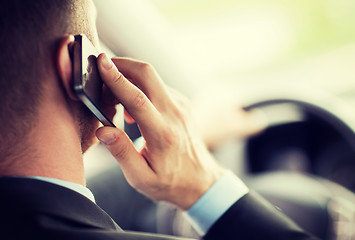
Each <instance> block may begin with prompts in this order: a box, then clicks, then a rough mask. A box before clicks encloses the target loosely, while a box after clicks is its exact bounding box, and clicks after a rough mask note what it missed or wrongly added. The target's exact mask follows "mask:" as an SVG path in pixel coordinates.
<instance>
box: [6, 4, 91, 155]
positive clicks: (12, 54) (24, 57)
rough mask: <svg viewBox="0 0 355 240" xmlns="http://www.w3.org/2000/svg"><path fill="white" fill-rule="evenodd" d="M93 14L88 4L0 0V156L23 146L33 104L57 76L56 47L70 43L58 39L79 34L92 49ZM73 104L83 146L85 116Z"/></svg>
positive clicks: (35, 107)
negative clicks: (89, 41)
mask: <svg viewBox="0 0 355 240" xmlns="http://www.w3.org/2000/svg"><path fill="white" fill-rule="evenodd" d="M94 12H95V9H94V6H93V3H92V2H91V1H89V0H34V1H28V0H2V1H1V2H0V46H1V48H2V50H1V54H0V109H1V110H0V158H4V157H5V158H6V157H8V156H7V155H11V154H13V152H14V151H12V148H15V146H18V145H19V144H21V147H23V148H25V147H26V146H25V145H26V144H24V142H25V141H24V140H25V139H26V137H27V136H28V135H29V133H30V132H31V130H32V129H33V128H34V127H35V126H36V122H37V120H38V119H37V117H38V108H39V107H38V106H39V105H40V103H41V102H42V101H45V99H43V95H44V91H45V90H44V89H45V85H46V81H47V80H48V79H50V78H55V77H57V78H60V76H61V74H60V70H59V71H58V56H57V55H58V48H60V47H61V48H62V49H63V46H60V45H61V44H62V45H63V44H64V47H68V46H66V45H69V44H70V43H69V42H68V41H67V42H64V43H63V41H62V40H63V38H64V37H65V36H66V35H68V34H73V35H75V34H79V33H84V34H86V35H87V36H88V38H89V39H90V40H91V41H92V42H93V43H94V44H95V45H96V46H97V45H98V38H97V32H96V26H95V13H94ZM65 44H66V45H65ZM64 88H65V86H63V89H64ZM68 98H69V97H68ZM77 105H78V107H77V108H78V111H77V113H78V116H79V117H78V127H79V128H80V131H81V133H82V134H81V135H82V136H80V137H81V139H82V142H85V141H86V139H87V137H86V136H84V134H83V133H84V132H87V129H85V128H86V126H87V125H88V124H87V122H86V120H87V119H89V117H88V116H87V112H86V111H85V109H84V108H83V106H82V105H80V104H77ZM48 117H49V118H50V117H51V116H50V114H48ZM90 131H91V132H92V131H93V130H90ZM90 134H92V133H90ZM19 139H21V140H22V141H21V142H20V143H19ZM84 145H87V144H86V143H84ZM84 147H85V148H86V147H87V146H84ZM16 148H17V147H16ZM22 150H23V149H22ZM20 151H21V150H20ZM20 151H18V152H20Z"/></svg>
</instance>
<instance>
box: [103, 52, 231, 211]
mask: <svg viewBox="0 0 355 240" xmlns="http://www.w3.org/2000/svg"><path fill="white" fill-rule="evenodd" d="M98 67H99V71H100V74H101V77H102V79H103V81H104V83H105V85H106V86H107V87H108V88H109V89H110V90H111V91H112V93H113V95H114V96H115V97H116V98H117V100H118V101H119V102H120V103H121V104H122V105H123V106H124V107H125V109H126V110H127V112H128V113H129V115H130V116H131V117H132V118H133V119H134V120H135V121H136V122H137V124H138V126H139V129H140V131H141V133H142V135H143V137H144V139H145V140H146V143H145V145H144V147H143V149H142V150H141V151H139V152H137V150H136V149H135V147H134V145H133V143H132V142H131V141H130V139H129V137H128V136H127V135H126V134H125V133H124V131H122V130H120V129H117V128H112V127H102V128H100V129H98V130H97V133H96V135H97V137H98V139H99V140H100V141H101V142H102V143H103V144H104V145H105V146H106V147H107V149H108V150H109V151H110V152H111V154H112V155H113V156H114V157H115V158H116V159H117V161H118V163H119V164H120V166H121V168H122V170H123V173H124V174H125V177H126V179H127V181H128V182H129V183H130V184H131V185H132V186H133V187H134V188H136V189H137V190H138V191H140V192H141V193H143V194H145V195H146V196H148V197H150V198H152V199H155V200H165V201H168V202H171V203H173V204H175V205H177V206H178V207H180V208H181V209H184V210H186V209H188V208H189V207H191V206H192V205H193V204H194V203H195V202H196V201H197V200H198V199H199V198H200V197H201V196H202V195H203V194H204V193H205V192H206V191H207V190H208V189H209V188H210V187H211V186H212V184H213V183H214V182H215V181H216V180H217V179H218V178H219V177H220V176H221V175H222V174H223V171H224V170H223V169H222V168H221V167H220V166H219V165H218V164H217V163H216V161H215V160H214V159H213V157H212V156H211V155H210V153H209V152H208V150H207V148H206V146H205V144H204V143H203V141H202V139H201V137H200V136H199V134H198V133H197V130H196V127H195V126H194V124H193V121H192V120H191V114H190V112H189V108H190V105H189V103H188V102H187V100H186V99H185V98H184V97H183V96H182V95H180V94H179V93H177V92H175V91H173V90H171V89H169V88H168V87H167V86H166V85H164V83H163V82H162V80H161V79H160V77H159V76H158V74H157V73H156V71H155V70H154V68H153V67H152V66H151V65H149V64H147V63H143V62H139V61H135V60H131V59H124V58H114V59H112V61H111V60H110V59H108V58H107V57H106V55H105V54H101V55H100V56H99V57H98ZM128 79H129V80H128Z"/></svg>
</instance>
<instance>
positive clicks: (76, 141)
mask: <svg viewBox="0 0 355 240" xmlns="http://www.w3.org/2000/svg"><path fill="white" fill-rule="evenodd" d="M40 112H41V113H40V114H39V118H38V119H40V120H39V121H38V122H37V124H36V127H35V128H34V129H32V131H31V133H30V134H29V136H28V138H27V139H28V140H27V141H23V142H24V144H23V146H26V149H18V152H21V153H22V154H19V155H17V157H16V159H13V160H12V161H5V162H10V164H7V165H6V167H1V168H0V175H2V176H42V177H50V178H56V179H60V180H65V181H69V182H74V183H78V184H81V185H83V186H85V175H84V166H83V157H82V151H81V141H80V138H79V134H78V129H76V128H75V124H73V121H74V118H73V117H71V116H69V114H68V112H66V111H64V109H61V108H60V106H58V105H57V106H44V107H43V108H42V111H40ZM20 148H21V146H20Z"/></svg>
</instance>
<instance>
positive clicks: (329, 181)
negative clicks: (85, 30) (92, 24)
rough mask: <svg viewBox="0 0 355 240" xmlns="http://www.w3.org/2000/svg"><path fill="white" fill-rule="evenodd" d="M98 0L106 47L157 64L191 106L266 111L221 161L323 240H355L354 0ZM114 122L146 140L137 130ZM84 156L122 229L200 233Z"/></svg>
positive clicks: (106, 163) (226, 147) (112, 166)
mask: <svg viewBox="0 0 355 240" xmlns="http://www.w3.org/2000/svg"><path fill="white" fill-rule="evenodd" d="M94 2H95V5H96V8H97V11H98V19H97V28H98V31H99V37H100V40H101V45H102V50H103V51H105V52H107V53H109V54H110V55H111V56H125V57H132V58H137V59H141V60H144V61H148V62H150V63H152V64H153V66H154V67H155V68H156V69H157V71H158V72H159V74H160V75H161V77H162V79H164V81H165V82H166V83H167V84H168V85H169V86H171V87H172V88H175V89H177V90H178V91H180V92H182V93H183V94H184V95H186V96H187V97H188V98H190V100H191V101H193V100H194V99H195V97H196V96H198V95H199V94H201V93H202V94H204V95H203V96H205V97H206V96H207V97H208V98H210V99H214V98H218V97H219V96H220V95H229V96H232V97H235V98H236V99H238V100H240V103H241V104H242V106H243V109H244V110H245V111H250V110H253V109H259V110H260V111H262V112H263V114H264V115H265V118H266V119H267V121H268V126H267V128H266V129H265V130H264V131H262V132H261V133H259V134H257V135H254V136H249V137H246V138H238V139H227V140H226V141H224V142H223V143H222V144H220V145H219V146H218V147H216V148H214V149H212V150H211V151H212V153H213V154H214V156H215V157H216V159H217V160H218V161H219V162H220V164H222V165H223V166H225V167H226V168H229V169H231V170H232V171H234V172H235V173H236V174H237V175H238V176H239V177H240V178H241V179H243V180H244V181H245V182H246V184H247V185H248V186H249V187H250V189H251V190H252V191H256V192H258V193H259V194H261V195H262V196H263V197H265V198H266V199H267V200H268V201H270V202H271V203H272V204H273V205H274V206H275V207H277V208H279V209H280V211H282V212H284V213H285V214H286V215H288V216H289V217H290V218H291V219H293V220H294V221H295V222H296V223H297V224H299V225H300V226H301V227H302V228H304V229H305V230H307V231H309V232H311V233H312V234H314V235H316V236H318V237H319V238H320V239H324V240H340V239H344V240H348V239H350V240H351V239H355V71H354V69H355V68H354V67H355V15H354V14H353V12H354V11H355V2H354V1H352V0H341V1H339V0H328V1H321V0H316V1H311V2H310V1H307V0H302V1H296V0H290V1H287V2H284V1H278V0H269V1H262V0H256V1H246V0H235V1H230V0H222V1H217V0H213V1H202V0H196V1H193V2H192V1H188V0H169V1H166V0H106V1H99V0H95V1H94ZM211 89H212V90H213V91H211ZM206 92H207V93H210V94H206ZM206 102H208V101H206ZM215 111H216V110H215V109H212V108H211V111H210V112H211V114H214V112H215ZM122 114H123V111H122V108H120V111H119V115H121V116H122ZM115 123H116V124H117V126H119V127H121V128H124V129H125V131H126V133H127V134H128V135H129V136H130V138H131V139H132V141H135V144H136V145H137V147H139V145H140V144H142V143H141V141H142V139H141V138H140V133H139V130H138V128H137V126H136V125H134V124H133V125H131V124H125V123H123V122H115ZM235 124H238V123H237V122H236V123H235ZM222 127H223V126H221V125H219V123H218V122H215V123H214V125H213V126H211V128H217V130H218V129H220V128H222ZM84 157H85V158H86V162H85V163H86V173H87V174H86V175H87V182H88V187H89V188H90V189H91V190H92V192H93V193H94V195H95V198H96V201H97V203H98V205H99V206H100V207H102V208H103V209H104V210H105V211H107V212H108V213H109V214H110V215H111V216H112V217H113V219H114V220H116V221H117V223H118V224H119V225H120V226H121V227H122V228H123V229H127V230H138V231H148V232H158V233H165V234H173V235H177V236H186V237H194V236H197V233H196V232H195V231H194V229H193V227H192V226H191V224H190V223H189V222H188V221H187V220H186V219H185V218H184V216H183V215H184V214H183V212H182V211H180V210H179V209H176V208H174V206H172V205H169V204H167V203H164V202H153V201H151V200H149V199H147V198H146V197H144V196H142V195H140V194H139V193H137V192H136V191H135V190H134V189H132V188H131V187H130V186H129V185H128V183H127V182H126V181H125V180H124V177H123V174H122V172H121V171H120V168H119V166H118V164H116V162H115V160H114V159H113V157H111V156H110V154H109V153H108V152H107V151H106V150H105V149H104V147H103V146H101V145H97V146H95V147H94V148H92V149H90V150H89V151H88V152H87V153H86V155H85V156H84ZM122 206H124V207H122Z"/></svg>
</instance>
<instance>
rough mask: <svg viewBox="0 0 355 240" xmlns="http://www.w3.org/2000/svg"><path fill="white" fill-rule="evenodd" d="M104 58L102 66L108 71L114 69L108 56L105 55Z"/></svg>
mask: <svg viewBox="0 0 355 240" xmlns="http://www.w3.org/2000/svg"><path fill="white" fill-rule="evenodd" d="M102 55H103V58H102V61H101V64H102V66H103V67H104V68H105V69H106V70H109V69H111V68H112V64H113V63H112V60H111V59H109V58H108V56H107V55H106V53H103V54H102Z"/></svg>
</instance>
